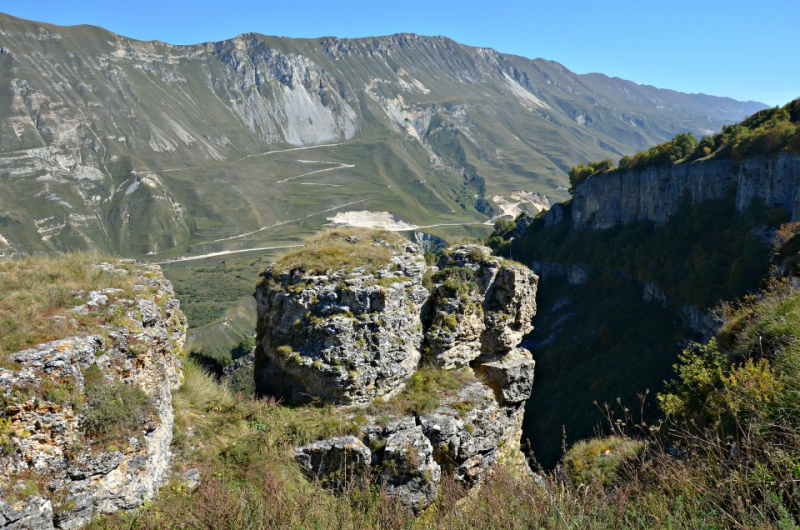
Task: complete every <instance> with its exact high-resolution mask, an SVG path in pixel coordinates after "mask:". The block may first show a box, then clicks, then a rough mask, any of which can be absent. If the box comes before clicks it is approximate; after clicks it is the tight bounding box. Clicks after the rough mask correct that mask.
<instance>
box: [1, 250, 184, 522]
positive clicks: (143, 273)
mask: <svg viewBox="0 0 800 530" xmlns="http://www.w3.org/2000/svg"><path fill="white" fill-rule="evenodd" d="M121 263H124V266H123V267H121V268H117V267H118V266H120V265H119V264H118V265H116V266H115V265H112V264H108V263H104V264H100V265H98V267H102V268H104V269H105V271H106V272H107V273H111V274H120V275H130V276H131V279H132V285H133V287H134V289H135V291H134V293H135V294H134V296H131V297H130V298H126V297H124V296H123V294H122V293H120V292H119V290H118V289H101V290H98V291H93V292H91V293H88V295H87V294H86V293H75V294H76V297H79V298H82V299H83V298H88V300H89V301H88V302H87V303H85V304H82V305H79V306H77V307H75V308H74V309H72V310H71V311H74V312H81V313H82V314H90V315H92V316H96V317H97V319H98V321H100V322H103V321H106V322H113V325H103V326H100V328H101V329H102V333H100V334H94V335H88V336H75V337H69V338H64V339H61V340H56V341H52V342H48V343H45V344H40V345H37V346H35V347H33V348H29V349H26V350H24V351H19V352H16V353H13V354H11V359H10V360H11V362H10V363H9V364H10V366H8V367H7V368H0V392H1V393H0V528H3V529H6V528H9V529H10V528H15V529H16V528H36V529H49V528H78V527H81V526H83V525H84V524H86V523H87V522H89V521H90V520H91V519H92V518H94V517H96V516H97V515H99V514H102V513H110V512H114V511H117V510H129V509H135V508H138V507H139V506H141V504H142V503H143V502H144V501H145V500H148V499H150V498H151V497H152V496H153V495H154V493H155V492H156V491H157V490H158V487H159V486H160V484H161V483H162V481H163V480H164V479H165V477H166V475H167V471H168V466H169V460H170V450H169V447H170V443H171V441H172V425H173V413H172V394H171V392H172V390H173V389H175V388H176V387H177V386H178V384H179V382H180V379H181V374H182V368H181V363H180V361H179V360H178V357H177V354H178V352H179V351H180V349H181V347H182V345H183V342H184V340H185V333H186V321H185V318H184V316H183V313H182V312H181V311H180V308H179V302H178V301H177V300H176V299H175V296H174V293H173V290H172V285H171V284H170V283H169V282H168V281H166V280H165V279H164V277H163V275H162V273H161V269H160V268H159V267H157V266H144V265H135V264H133V263H130V262H121ZM100 287H102V286H100Z"/></svg>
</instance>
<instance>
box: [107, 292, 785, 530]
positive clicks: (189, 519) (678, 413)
mask: <svg viewBox="0 0 800 530" xmlns="http://www.w3.org/2000/svg"><path fill="white" fill-rule="evenodd" d="M726 317H727V325H726V327H725V329H724V331H723V333H722V334H721V335H720V337H719V340H718V341H712V342H710V343H709V344H706V345H703V346H696V347H694V348H689V349H687V350H686V352H684V354H683V355H682V356H681V359H680V362H679V363H678V364H677V365H676V370H677V376H678V377H677V379H676V380H675V381H674V382H673V383H672V384H671V385H670V386H669V387H668V392H667V393H664V394H662V395H660V403H661V405H662V407H663V409H664V411H665V412H666V413H667V414H668V416H667V417H668V419H667V420H666V421H665V422H661V423H658V424H656V425H646V424H643V423H641V422H634V421H633V418H632V417H631V415H630V413H629V412H628V410H627V409H626V408H624V407H622V406H621V405H620V408H619V413H618V414H616V415H615V413H614V412H613V411H612V409H611V408H610V407H606V408H605V410H606V414H607V419H608V421H609V425H610V429H611V432H612V436H611V437H610V438H600V439H594V440H589V441H585V442H580V443H578V444H576V445H575V446H573V447H572V448H571V449H569V450H568V451H567V452H566V454H565V456H564V460H563V463H561V464H559V465H557V466H556V467H555V469H554V470H553V471H549V472H544V471H540V473H539V475H538V477H536V478H534V477H532V476H528V475H521V474H519V473H514V472H512V471H511V470H509V469H506V468H504V467H502V466H496V467H495V468H493V469H492V470H490V472H489V473H488V475H487V478H486V479H485V481H484V482H483V483H482V485H481V487H480V488H478V489H475V490H473V491H472V492H470V493H469V494H468V495H469V496H468V497H467V498H466V500H462V499H463V497H464V495H465V494H466V492H465V491H464V490H463V488H462V487H461V486H460V485H459V484H457V483H456V482H454V481H453V480H452V479H450V478H448V477H444V479H443V482H442V484H441V486H440V492H439V498H438V499H437V501H436V502H435V503H434V504H433V505H432V506H431V507H430V508H429V509H428V510H427V511H426V512H425V513H423V514H422V515H421V516H419V517H417V518H414V517H412V516H411V515H409V514H407V513H405V512H403V511H402V509H401V508H400V507H399V506H398V505H397V503H396V502H394V501H393V500H392V499H390V498H389V497H388V496H387V495H386V493H385V492H384V491H382V490H381V489H379V488H375V487H364V488H361V489H359V488H353V489H351V490H350V491H348V492H346V494H345V495H342V496H336V495H333V494H331V493H330V492H328V491H326V490H324V489H322V488H320V487H319V486H318V485H317V484H315V483H313V482H310V481H309V480H308V479H307V478H306V477H305V476H304V475H303V474H302V473H301V472H300V470H299V469H298V467H297V466H296V465H295V464H294V463H293V459H292V448H293V447H294V446H295V445H298V444H302V443H307V442H311V441H314V440H317V439H320V438H327V437H331V436H336V435H342V434H348V433H355V432H357V430H358V425H357V421H355V420H353V419H351V418H349V417H348V416H347V415H346V414H343V413H341V412H337V410H336V409H335V408H333V407H322V408H314V407H298V408H291V407H283V406H280V405H279V404H276V403H275V402H273V401H255V400H251V399H246V398H243V397H242V396H237V395H234V394H232V393H231V392H230V391H229V390H228V389H226V388H225V387H221V386H218V385H216V384H215V383H214V382H213V380H212V379H211V378H210V377H209V376H208V375H206V374H205V373H204V372H203V371H202V370H200V369H199V368H198V367H197V366H195V365H192V364H189V365H188V366H187V368H186V373H185V376H186V378H185V383H184V385H183V388H182V389H181V390H180V391H179V392H177V393H176V395H175V407H176V411H177V417H176V427H175V430H176V438H175V443H174V451H175V455H176V467H177V469H176V477H178V476H180V474H181V473H182V472H185V471H186V470H188V469H190V468H198V469H199V470H200V472H201V482H200V485H199V487H198V488H197V489H196V490H194V491H191V492H190V491H187V489H186V488H185V487H184V486H182V485H181V482H180V481H179V480H178V479H177V478H176V479H173V481H172V482H171V483H170V484H169V485H167V486H166V487H165V488H164V489H163V490H162V492H161V495H160V497H159V498H158V500H156V501H155V502H154V503H152V504H150V505H148V506H147V507H145V508H144V509H143V510H141V512H140V513H139V514H138V515H127V516H125V515H115V516H110V517H107V518H103V519H100V520H98V521H95V522H94V523H93V524H92V525H91V528H120V527H125V528H141V529H156V528H159V529H160V528H198V529H200V528H222V529H228V528H229V529H234V528H236V529H239V528H245V529H262V528H263V529H266V528H320V529H328V528H331V529H332V528H353V529H356V528H358V529H361V528H392V529H393V528H447V529H462V528H463V529H467V528H470V529H471V528H490V529H494V528H497V529H501V528H502V529H507V528H546V529H549V528H553V529H556V528H558V529H561V528H574V529H607V528H615V529H617V528H636V529H650V528H669V529H673V528H677V529H697V528H720V529H721V528H776V529H777V528H797V523H798V521H799V520H800V471H799V470H800V467H798V462H800V428H799V427H798V426H800V421H798V418H800V392H798V385H797V381H798V380H799V379H800V378H798V375H797V374H798V373H800V372H799V371H798V369H797V367H800V349H798V347H797V345H798V344H800V291H795V290H792V289H791V288H790V287H789V286H788V285H786V284H780V285H777V286H774V287H773V288H772V289H770V290H768V291H767V292H765V293H763V294H762V295H760V296H757V297H751V298H748V299H747V300H745V301H744V302H743V303H742V304H740V305H738V306H736V307H728V308H727V310H726ZM463 383H464V381H463V380H462V378H461V377H460V376H456V377H454V378H453V381H451V382H444V381H438V380H437V378H436V377H435V374H434V372H433V371H431V372H430V373H428V374H422V375H421V376H420V379H419V381H415V382H413V383H412V384H411V385H410V386H411V389H410V390H409V392H408V393H407V395H406V396H405V397H403V398H402V399H399V400H398V401H397V406H398V407H399V408H398V410H403V411H408V410H410V409H413V408H415V407H416V406H419V405H420V404H421V405H423V406H424V405H425V402H424V400H423V399H422V396H423V395H424V394H425V393H426V392H428V391H434V390H437V391H438V390H441V388H439V387H440V386H443V387H445V388H448V387H451V386H452V387H454V388H455V387H457V386H458V385H459V384H463ZM434 387H435V388H434ZM412 398H414V399H412ZM417 398H419V399H417Z"/></svg>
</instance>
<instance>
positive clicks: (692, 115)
mask: <svg viewBox="0 0 800 530" xmlns="http://www.w3.org/2000/svg"><path fill="white" fill-rule="evenodd" d="M762 108H765V105H763V104H760V103H754V102H746V103H742V102H738V101H735V100H732V99H728V98H719V97H712V96H706V95H702V94H700V95H698V94H683V93H680V92H675V91H671V90H661V89H656V88H654V87H650V86H641V85H637V84H635V83H632V82H630V81H624V80H621V79H617V78H608V77H606V76H603V75H600V74H588V75H577V74H574V73H572V72H570V71H569V70H567V69H566V68H564V67H563V66H561V65H560V64H558V63H555V62H551V61H546V60H542V59H536V60H529V59H525V58H523V57H517V56H512V55H504V54H501V53H498V52H496V51H494V50H490V49H484V48H472V47H468V46H464V45H461V44H458V43H456V42H454V41H452V40H449V39H447V38H444V37H420V36H417V35H409V34H401V35H392V36H388V37H377V38H364V39H336V38H321V39H287V38H277V37H266V36H262V35H255V34H247V35H242V36H239V37H237V38H235V39H231V40H226V41H222V42H214V43H205V44H199V45H194V46H173V45H169V44H164V43H160V42H140V41H136V40H132V39H128V38H125V37H122V36H119V35H116V34H114V33H111V32H108V31H106V30H103V29H101V28H97V27H91V26H75V27H57V26H52V25H48V24H43V23H39V22H30V21H25V20H21V19H17V18H14V17H10V16H6V15H0V254H10V253H13V252H31V251H37V250H48V249H65V248H83V247H95V248H101V249H104V250H108V251H113V252H118V253H122V254H127V255H133V256H136V255H143V254H145V253H165V252H169V253H172V254H178V253H180V254H186V253H188V252H194V253H199V252H209V251H214V250H220V249H224V248H227V249H231V248H248V247H253V246H258V245H264V244H266V243H269V242H274V243H276V244H279V243H280V242H283V241H287V240H291V239H292V238H293V237H295V236H296V235H297V234H298V233H299V232H301V231H304V230H308V229H310V228H313V227H317V226H319V225H321V224H323V223H325V222H326V217H329V216H332V215H334V214H335V213H337V212H344V211H350V210H375V211H389V212H390V213H391V214H393V215H394V216H397V217H398V218H400V219H403V220H405V221H407V222H409V223H414V224H416V225H418V226H426V225H432V224H437V225H438V224H457V223H469V222H473V223H482V222H485V221H487V220H488V219H489V218H490V216H491V215H492V214H495V215H496V214H499V213H501V210H502V208H503V207H507V208H508V207H510V206H513V204H515V203H516V202H519V201H520V200H523V199H519V197H521V196H522V195H524V194H516V195H515V196H516V197H517V198H516V199H514V198H512V197H511V194H512V193H513V192H514V191H518V190H521V191H525V192H530V193H534V192H537V193H542V194H546V195H547V196H549V197H551V198H554V199H562V198H565V197H566V190H565V186H566V185H567V181H568V179H567V176H566V171H567V170H568V169H569V167H570V166H571V165H573V164H575V163H578V162H584V161H587V160H590V159H599V158H605V157H609V158H615V159H616V158H618V157H619V156H620V155H621V154H623V153H631V152H634V151H637V150H640V149H642V148H645V147H648V146H650V145H652V144H654V143H657V142H660V141H663V140H665V139H667V138H671V137H672V136H673V135H674V134H675V133H676V132H681V131H687V130H688V131H692V132H694V133H695V134H697V135H703V134H708V133H711V132H713V131H716V130H718V129H719V128H720V126H721V125H722V124H725V123H731V122H736V121H738V120H740V119H741V118H743V117H744V116H746V115H748V114H750V113H752V112H755V111H757V110H759V109H762ZM330 144H335V145H330ZM320 145H324V146H325V147H317V148H311V149H304V150H296V148H300V147H311V146H320ZM292 149H295V150H292ZM268 152H272V153H271V154H269V153H268ZM441 230H461V231H462V233H464V232H463V231H465V230H469V225H466V226H464V227H456V228H441V229H440V231H441Z"/></svg>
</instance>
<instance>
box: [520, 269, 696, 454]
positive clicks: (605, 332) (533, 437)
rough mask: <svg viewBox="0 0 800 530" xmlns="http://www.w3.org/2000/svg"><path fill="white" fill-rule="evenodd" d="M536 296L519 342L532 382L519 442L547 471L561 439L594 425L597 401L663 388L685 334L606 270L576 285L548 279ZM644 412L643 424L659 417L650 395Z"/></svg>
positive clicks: (630, 398)
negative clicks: (526, 351)
mask: <svg viewBox="0 0 800 530" xmlns="http://www.w3.org/2000/svg"><path fill="white" fill-rule="evenodd" d="M536 298H537V305H538V307H539V311H538V315H537V316H536V317H535V318H534V321H533V323H534V330H533V333H532V334H531V336H530V338H529V339H528V341H526V343H525V345H527V346H528V347H530V348H531V350H532V351H533V352H534V356H535V358H536V381H535V384H534V389H533V394H532V395H531V398H530V399H529V400H528V402H527V404H526V415H525V420H524V423H523V441H525V442H527V443H528V444H529V447H530V449H531V450H532V451H533V455H534V457H535V458H536V460H537V461H538V462H539V463H540V464H541V465H543V466H545V467H546V468H548V469H550V468H552V467H553V466H554V465H555V464H556V463H557V462H558V460H559V459H560V458H561V457H562V456H563V449H562V444H563V442H564V441H566V442H567V443H568V444H571V443H573V442H576V441H578V440H581V439H585V438H587V437H590V436H592V435H594V434H596V433H597V431H598V429H600V428H601V424H602V423H603V419H604V417H603V413H602V411H601V409H600V408H599V407H598V404H600V405H602V404H603V403H614V402H616V400H617V399H618V398H620V399H621V400H622V401H623V402H624V403H627V404H637V405H638V403H639V397H638V395H639V394H643V393H644V392H646V391H647V390H650V391H651V393H655V392H657V391H659V390H661V389H662V387H663V382H664V379H668V378H669V377H670V373H671V366H672V364H673V363H675V362H676V360H677V356H678V353H679V352H680V347H679V343H680V341H681V340H683V339H684V337H685V336H686V330H685V329H684V326H683V323H682V322H681V319H680V317H679V316H677V315H676V314H675V313H674V312H672V311H669V310H667V309H665V308H663V307H661V306H660V305H658V304H644V303H642V288H641V287H640V286H639V285H637V284H636V283H635V282H633V281H630V280H626V279H625V278H622V277H620V276H617V275H614V274H610V273H609V274H605V275H601V274H596V275H594V276H592V277H590V279H589V281H588V282H587V283H585V284H583V285H577V286H572V285H569V284H568V283H567V282H566V280H565V279H563V278H560V277H558V276H552V277H547V279H546V280H545V281H542V282H540V285H539V292H538V293H537V297H536ZM644 413H645V417H646V418H647V419H648V420H649V419H652V418H654V417H656V416H657V415H658V410H657V409H656V408H655V403H654V402H653V400H652V398H651V399H649V400H648V401H647V402H646V403H645V410H644ZM564 436H565V437H566V439H565V440H564V438H563V437H564Z"/></svg>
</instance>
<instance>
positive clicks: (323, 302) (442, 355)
mask: <svg viewBox="0 0 800 530" xmlns="http://www.w3.org/2000/svg"><path fill="white" fill-rule="evenodd" d="M348 237H351V236H348ZM362 237H363V238H365V239H362V240H361V243H362V244H363V243H364V241H367V242H371V243H370V244H373V245H376V246H377V247H376V248H378V247H380V246H386V247H388V248H390V249H391V256H390V259H387V263H385V264H383V265H379V266H377V267H375V265H374V264H373V267H374V270H373V271H370V272H371V273H370V274H365V270H364V268H363V267H358V268H345V269H339V270H324V271H323V270H318V269H315V270H311V271H309V270H307V269H304V268H303V267H300V266H295V267H291V268H289V269H288V270H279V269H280V267H273V269H271V270H268V271H266V273H265V274H264V275H263V281H262V284H261V285H260V286H259V289H258V291H257V293H256V299H257V300H258V308H259V322H258V329H259V334H258V346H257V352H256V367H255V374H256V375H255V378H256V384H257V387H258V388H259V390H260V391H261V392H262V393H264V394H272V395H275V396H278V397H288V398H296V397H299V396H301V395H302V394H307V395H310V396H314V397H318V398H322V399H326V400H330V401H334V402H336V403H340V404H348V405H367V404H370V403H372V402H373V400H375V402H376V404H375V406H374V407H370V408H367V409H366V411H365V412H366V414H367V415H368V418H370V419H371V421H370V422H368V424H367V425H365V426H364V427H362V432H361V439H362V441H363V442H364V443H363V445H362V446H359V445H357V444H355V443H354V442H353V439H351V438H352V437H351V438H347V439H333V440H327V441H323V442H317V443H316V444H311V445H309V446H305V447H299V448H297V449H296V458H297V460H298V461H299V462H300V464H301V466H303V468H304V469H305V470H306V472H307V473H308V474H309V475H310V476H312V477H313V478H320V479H322V480H323V482H325V481H327V482H328V483H329V484H330V485H331V486H332V487H334V488H335V489H339V490H341V489H342V485H343V484H342V481H341V480H339V479H336V478H333V479H331V477H337V476H340V475H345V476H349V473H351V472H350V470H348V469H347V467H346V466H345V461H347V462H348V464H347V466H349V465H350V463H352V465H354V466H356V467H357V469H358V473H359V475H360V476H370V475H371V476H373V477H378V479H377V480H378V483H379V484H380V485H381V486H382V487H384V488H385V489H386V491H387V493H388V494H389V495H392V496H395V497H397V498H398V499H399V501H400V502H401V503H402V505H403V506H405V507H406V508H407V509H409V510H411V511H414V512H415V513H419V512H420V511H421V510H424V509H425V508H427V507H428V506H429V505H430V504H431V503H432V502H433V501H434V500H435V499H436V496H437V494H438V489H439V483H440V480H441V476H442V472H443V471H444V472H447V473H452V474H453V475H454V476H455V477H456V478H457V479H458V480H460V481H462V482H463V483H464V484H465V485H467V486H474V485H475V484H478V483H479V482H480V480H481V478H482V477H483V476H484V475H485V472H486V471H487V470H488V469H489V467H490V466H491V465H492V464H493V463H495V462H498V461H501V460H504V459H506V458H508V459H511V460H513V461H514V462H515V463H521V465H523V466H524V465H525V464H524V458H523V456H522V454H521V452H520V450H519V448H520V437H521V426H522V415H523V407H524V402H525V400H526V399H527V398H528V396H529V395H530V392H531V389H532V386H533V366H534V363H533V359H532V358H531V355H530V353H529V352H528V351H527V350H525V349H523V348H518V345H519V343H520V341H521V340H522V336H523V335H524V334H525V333H528V332H529V331H530V330H531V329H532V326H531V323H530V320H531V319H532V317H533V316H534V313H535V312H536V302H535V296H536V283H537V280H538V278H537V277H536V276H535V275H534V274H533V273H532V272H531V271H530V270H529V269H527V268H526V267H524V266H522V265H518V264H516V263H512V262H509V261H507V260H503V259H502V258H497V257H494V256H492V255H491V251H490V249H489V248H487V247H482V246H477V245H461V246H457V247H455V248H452V249H448V250H447V251H446V252H445V255H444V257H443V258H442V259H441V260H440V261H439V263H438V264H437V267H436V268H434V269H433V270H432V271H431V272H432V273H433V275H432V280H433V291H432V292H431V293H428V291H427V290H426V289H425V288H423V287H422V279H423V278H422V276H423V273H424V271H425V264H424V260H423V256H422V253H421V252H420V250H419V248H418V247H417V246H416V245H412V244H410V243H402V244H401V243H399V242H397V241H396V240H395V241H394V242H387V241H385V240H384V239H382V238H381V237H380V236H375V235H366V236H362ZM340 250H341V247H340ZM312 252H314V253H317V254H318V253H319V250H318V248H316V247H315V248H314V250H313V251H312ZM311 258H314V259H317V258H316V255H315V256H311ZM293 261H296V262H303V261H304V260H303V257H302V256H299V257H296V259H295V260H293ZM306 261H309V262H311V261H312V260H311V259H310V258H309V259H308V260H306ZM421 349H424V350H425V351H426V352H427V354H426V359H425V362H427V363H430V364H431V365H433V367H426V368H425V370H426V371H425V373H427V374H430V371H431V370H434V371H435V370H437V369H438V370H441V375H444V374H446V373H450V374H453V372H447V371H448V370H452V369H455V368H458V369H459V370H461V375H459V376H452V375H451V376H449V377H445V378H444V379H447V381H448V382H447V383H443V384H441V385H436V384H433V385H432V388H438V389H439V390H437V392H438V395H435V396H427V395H425V391H424V390H422V391H421V390H420V388H422V389H425V388H427V387H426V386H425V385H426V384H427V383H418V380H417V379H415V380H414V381H415V383H414V385H410V386H409V389H411V390H409V392H403V388H404V387H405V385H406V383H407V381H408V380H409V378H410V377H411V376H412V375H413V374H414V373H415V372H416V371H417V370H418V369H419V368H420V364H421V362H423V361H422V359H421V356H420V354H419V352H420V350H421ZM342 365H346V366H342ZM476 373H477V374H480V377H478V378H476V377H475V374H476ZM436 375H437V374H436V373H434V374H433V377H436ZM428 377H430V375H429V376H428ZM420 381H421V380H420ZM418 384H421V385H422V387H419V386H416V385H418ZM415 388H416V389H415ZM420 394H421V395H420ZM394 399H396V400H398V401H397V402H396V404H392V400H394ZM387 400H388V401H389V403H388V404H385V405H386V406H385V407H382V406H381V403H382V402H384V401H387ZM404 400H406V401H404ZM407 400H412V401H413V400H416V401H415V402H414V403H415V404H414V406H413V407H409V402H408V401H407ZM431 409H432V410H431ZM356 410H358V409H356ZM409 410H412V411H416V412H414V413H413V414H407V413H406V412H405V411H409ZM372 414H374V416H370V415H372Z"/></svg>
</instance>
